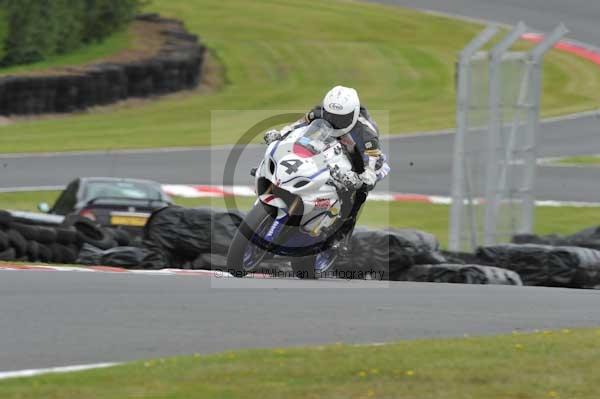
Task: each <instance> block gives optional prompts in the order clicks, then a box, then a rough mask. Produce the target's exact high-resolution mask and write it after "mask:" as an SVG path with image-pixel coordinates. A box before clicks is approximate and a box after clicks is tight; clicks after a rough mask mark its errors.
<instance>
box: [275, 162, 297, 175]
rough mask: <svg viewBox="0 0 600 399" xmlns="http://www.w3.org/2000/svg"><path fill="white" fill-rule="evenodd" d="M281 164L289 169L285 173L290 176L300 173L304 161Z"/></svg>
mask: <svg viewBox="0 0 600 399" xmlns="http://www.w3.org/2000/svg"><path fill="white" fill-rule="evenodd" d="M279 164H280V165H282V166H285V167H286V168H287V169H286V170H285V173H287V174H288V175H291V174H292V173H296V172H298V168H300V165H302V161H301V160H299V159H290V160H286V161H282V162H280V163H279Z"/></svg>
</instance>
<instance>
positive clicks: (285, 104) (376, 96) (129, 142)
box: [0, 0, 600, 152]
mask: <svg viewBox="0 0 600 399" xmlns="http://www.w3.org/2000/svg"><path fill="white" fill-rule="evenodd" d="M148 11H157V12H160V13H161V14H162V15H165V16H169V17H176V18H181V19H183V20H185V22H186V25H187V26H188V28H189V29H190V30H191V31H193V32H194V33H197V34H199V35H200V36H201V37H202V39H203V40H204V42H205V43H206V44H207V45H208V47H209V48H210V49H211V52H212V54H213V56H214V58H215V59H217V60H219V61H220V62H221V64H222V66H223V68H224V71H225V72H224V74H225V76H224V81H225V85H224V87H222V88H221V89H220V90H217V91H216V92H211V93H208V94H207V93H206V92H203V91H199V92H192V93H188V94H185V95H176V96H171V97H169V98H166V99H163V100H161V101H156V102H152V103H150V104H147V103H145V104H144V105H143V106H135V107H123V106H121V107H114V108H109V110H106V111H103V112H92V113H86V114H83V115H77V116H72V117H68V118H54V119H45V120H38V121H31V122H27V123H17V124H14V125H9V126H4V127H1V128H0V152H23V151H68V150H85V149H113V148H142V147H161V146H184V145H211V144H223V143H232V142H235V141H236V140H237V139H238V138H239V137H240V135H241V134H242V132H243V131H245V129H247V128H248V127H249V126H250V124H251V120H252V119H251V118H250V117H248V115H247V114H245V113H243V112H239V110H286V111H289V110H307V109H308V108H309V107H311V106H313V105H314V104H316V103H317V102H319V101H320V100H321V99H322V97H323V95H324V93H325V91H326V90H327V89H328V88H330V87H331V86H333V85H335V84H345V85H350V86H354V87H356V88H357V89H358V90H359V92H360V95H361V98H362V100H363V103H364V104H365V105H367V106H368V107H369V108H370V109H373V110H384V111H389V123H387V122H386V121H383V122H382V130H383V133H386V134H387V133H401V132H411V131H421V130H431V129H439V128H448V127H451V126H453V125H454V103H455V93H454V60H455V57H456V53H457V52H458V51H459V50H460V49H461V48H462V47H464V45H465V44H466V43H467V42H468V41H469V40H471V39H472V38H473V36H474V35H475V34H476V33H478V32H479V31H480V30H481V29H482V27H481V26H478V25H475V24H469V23H465V22H464V21H456V20H452V19H448V18H443V17H439V16H433V15H428V14H423V13H419V12H416V11H412V10H408V9H404V8H400V7H393V6H383V5H377V4H369V3H363V2H352V1H347V0H314V1H311V2H310V6H307V3H306V1H305V0H287V1H281V0H261V1H251V2H249V1H247V0H228V1H220V0H153V1H152V2H151V3H150V6H149V8H148ZM225 20H226V21H227V23H224V22H223V21H225ZM544 90H545V96H544V102H543V114H544V115H558V114H565V113H571V112H575V111H581V110H585V109H592V108H594V107H597V105H598V103H599V102H600V69H599V68H598V67H597V66H596V65H594V64H592V63H590V62H587V61H584V60H581V59H578V58H576V57H573V56H570V55H567V54H563V53H557V52H552V53H551V54H549V55H548V57H547V62H546V65H545V71H544ZM215 110H230V111H234V112H232V113H231V114H230V115H228V116H227V117H226V118H224V120H222V121H221V123H217V124H215V125H214V126H213V134H211V133H210V132H211V124H210V120H211V111H215ZM384 119H385V118H384ZM217 125H218V126H217Z"/></svg>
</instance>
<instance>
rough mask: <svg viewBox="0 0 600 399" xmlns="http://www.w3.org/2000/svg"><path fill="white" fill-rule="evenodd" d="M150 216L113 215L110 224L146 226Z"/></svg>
mask: <svg viewBox="0 0 600 399" xmlns="http://www.w3.org/2000/svg"><path fill="white" fill-rule="evenodd" d="M147 221H148V217H146V216H111V217H110V224H112V225H117V226H135V227H144V226H145V225H146V222H147Z"/></svg>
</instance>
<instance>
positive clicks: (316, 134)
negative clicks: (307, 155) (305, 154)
mask: <svg viewBox="0 0 600 399" xmlns="http://www.w3.org/2000/svg"><path fill="white" fill-rule="evenodd" d="M334 141H336V139H335V137H334V136H333V128H332V127H331V125H330V124H329V123H327V122H326V121H324V120H323V119H316V120H315V121H314V122H312V123H311V124H310V126H308V128H307V129H306V131H305V132H304V134H303V135H302V136H301V137H300V138H299V139H298V140H297V141H296V144H298V145H300V146H302V147H304V148H306V149H307V150H309V151H310V152H311V153H312V154H317V153H319V152H321V151H323V150H324V149H325V148H326V147H327V146H328V145H329V144H330V143H332V142H334Z"/></svg>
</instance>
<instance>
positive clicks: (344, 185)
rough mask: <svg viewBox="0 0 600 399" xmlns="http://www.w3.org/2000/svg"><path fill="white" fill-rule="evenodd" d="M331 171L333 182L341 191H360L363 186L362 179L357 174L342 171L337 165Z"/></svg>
mask: <svg viewBox="0 0 600 399" xmlns="http://www.w3.org/2000/svg"><path fill="white" fill-rule="evenodd" d="M329 171H330V174H331V178H332V179H333V182H334V183H335V185H336V186H337V187H338V188H339V189H342V190H349V191H354V190H358V189H359V188H360V187H361V186H362V185H363V182H362V180H361V178H360V177H359V176H358V175H357V174H356V172H353V171H351V170H348V171H341V170H340V168H339V166H337V165H336V166H334V167H333V168H331V169H330V170H329Z"/></svg>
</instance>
